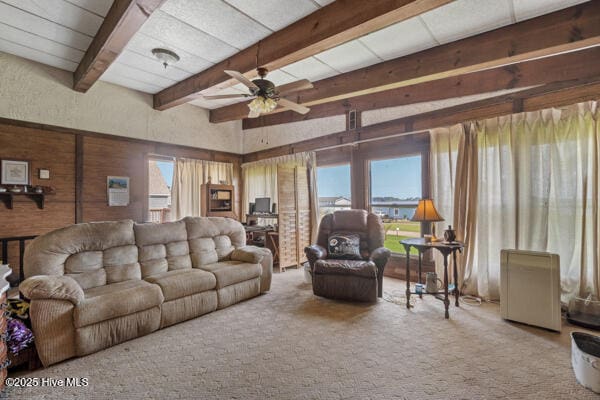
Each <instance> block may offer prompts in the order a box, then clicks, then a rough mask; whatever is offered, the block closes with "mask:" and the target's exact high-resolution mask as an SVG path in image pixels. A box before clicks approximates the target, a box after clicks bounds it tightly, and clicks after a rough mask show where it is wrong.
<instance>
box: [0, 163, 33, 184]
mask: <svg viewBox="0 0 600 400" xmlns="http://www.w3.org/2000/svg"><path fill="white" fill-rule="evenodd" d="M1 165H2V166H1V167H0V172H1V173H2V178H1V179H0V183H1V184H2V185H29V180H30V179H29V161H22V160H2V164H1Z"/></svg>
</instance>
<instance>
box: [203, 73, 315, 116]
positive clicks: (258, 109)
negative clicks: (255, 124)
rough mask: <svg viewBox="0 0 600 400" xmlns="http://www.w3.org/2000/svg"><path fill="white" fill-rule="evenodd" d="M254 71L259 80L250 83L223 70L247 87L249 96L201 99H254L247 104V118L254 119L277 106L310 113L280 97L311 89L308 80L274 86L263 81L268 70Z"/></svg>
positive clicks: (235, 74) (269, 82) (241, 94)
mask: <svg viewBox="0 0 600 400" xmlns="http://www.w3.org/2000/svg"><path fill="white" fill-rule="evenodd" d="M256 70H257V71H258V75H259V76H260V79H254V80H252V81H251V80H250V79H248V78H246V77H245V76H244V75H242V74H241V73H239V72H237V71H229V70H225V73H226V74H227V75H229V76H231V77H232V78H234V79H235V80H237V81H238V82H240V83H242V84H244V85H245V86H246V87H248V89H250V94H245V93H240V94H218V95H214V96H203V97H204V98H205V99H208V100H216V99H235V98H239V97H249V98H254V100H252V101H251V102H250V103H249V104H248V108H250V113H249V114H248V118H256V117H258V116H260V114H265V113H268V112H271V111H273V110H274V109H275V108H276V107H277V104H279V105H281V106H283V107H286V108H289V109H290V110H293V111H296V112H297V113H300V114H306V113H307V112H309V111H310V108H308V107H305V106H303V105H300V104H298V103H294V102H293V101H290V100H288V99H285V98H283V97H281V96H283V95H285V94H288V93H293V92H297V91H298V90H304V89H310V88H312V87H313V84H312V83H310V81H309V80H308V79H301V80H299V81H296V82H291V83H286V84H285V85H281V86H275V84H274V83H273V82H271V81H269V80H267V79H265V77H266V76H267V73H268V72H269V70H268V69H266V68H262V67H261V68H257V69H256Z"/></svg>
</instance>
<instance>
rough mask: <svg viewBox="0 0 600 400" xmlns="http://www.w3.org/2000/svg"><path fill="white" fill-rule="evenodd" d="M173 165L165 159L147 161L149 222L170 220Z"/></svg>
mask: <svg viewBox="0 0 600 400" xmlns="http://www.w3.org/2000/svg"><path fill="white" fill-rule="evenodd" d="M174 165H175V163H174V162H173V161H172V160H169V159H166V158H151V159H150V160H149V161H148V218H147V220H148V221H150V222H165V221H170V220H171V188H172V186H173V167H174Z"/></svg>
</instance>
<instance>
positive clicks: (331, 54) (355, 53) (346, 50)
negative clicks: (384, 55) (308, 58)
mask: <svg viewBox="0 0 600 400" xmlns="http://www.w3.org/2000/svg"><path fill="white" fill-rule="evenodd" d="M315 58H318V59H319V60H321V61H323V62H324V63H325V64H327V65H329V66H330V67H332V68H334V69H336V70H338V71H340V72H348V71H353V70H355V69H359V68H363V67H367V66H369V65H373V64H377V63H379V62H381V61H382V60H381V59H380V58H378V57H377V56H376V55H375V54H373V53H372V52H370V51H369V50H368V49H367V47H366V46H365V45H363V44H361V43H360V42H359V41H358V40H352V41H350V42H347V43H344V44H342V45H340V46H337V47H334V48H332V49H329V50H326V51H324V52H322V53H319V54H317V55H316V56H315Z"/></svg>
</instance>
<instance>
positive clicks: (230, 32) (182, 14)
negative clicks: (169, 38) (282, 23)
mask: <svg viewBox="0 0 600 400" xmlns="http://www.w3.org/2000/svg"><path fill="white" fill-rule="evenodd" d="M160 9H161V11H164V12H166V13H168V14H170V15H172V16H174V17H175V18H177V19H180V20H182V21H184V22H186V23H187V24H190V25H191V26H193V27H194V28H196V29H199V30H201V31H202V32H205V33H207V34H209V35H211V36H213V37H215V38H218V39H219V40H222V41H223V42H224V43H228V44H229V45H231V46H233V47H236V48H237V49H240V50H241V49H245V48H246V47H248V46H250V45H251V44H253V43H256V42H258V41H259V40H260V39H262V38H264V37H265V36H268V35H269V34H270V33H271V31H270V30H268V29H267V28H265V27H264V26H262V25H261V24H259V23H257V22H256V21H253V20H252V19H251V18H249V17H248V16H246V15H244V14H243V13H241V12H239V11H238V10H236V9H235V8H233V7H231V6H230V5H228V4H226V3H224V2H222V1H221V0H202V1H198V0H168V1H167V2H166V3H165V4H164V5H163V6H162V7H161V8H160Z"/></svg>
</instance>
